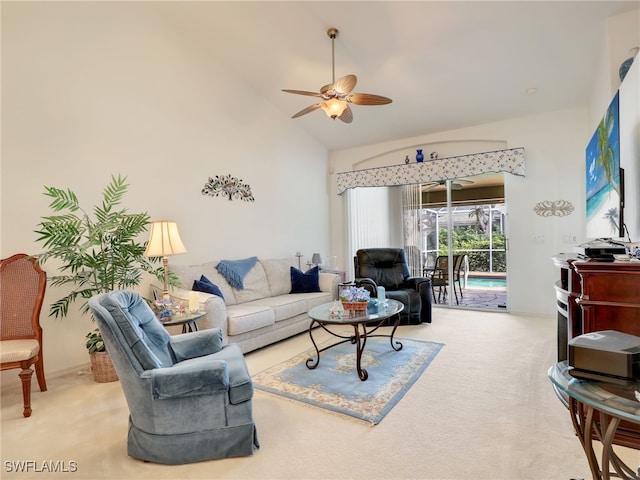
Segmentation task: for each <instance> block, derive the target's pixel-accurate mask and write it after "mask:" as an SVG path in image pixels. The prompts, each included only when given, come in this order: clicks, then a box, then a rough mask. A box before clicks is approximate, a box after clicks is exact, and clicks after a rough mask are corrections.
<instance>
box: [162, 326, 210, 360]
mask: <svg viewBox="0 0 640 480" xmlns="http://www.w3.org/2000/svg"><path fill="white" fill-rule="evenodd" d="M169 345H170V346H171V349H172V350H173V353H174V354H175V357H176V361H177V362H182V361H183V360H189V359H190V358H197V357H203V356H205V355H210V354H212V353H218V352H219V351H220V350H222V332H221V331H220V329H219V328H210V329H207V330H199V331H197V332H189V333H183V334H182V335H172V336H171V337H170V338H169Z"/></svg>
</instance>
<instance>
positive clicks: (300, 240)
mask: <svg viewBox="0 0 640 480" xmlns="http://www.w3.org/2000/svg"><path fill="white" fill-rule="evenodd" d="M152 4H153V2H151V3H148V4H147V3H145V2H140V3H138V2H136V3H126V2H124V3H123V2H101V3H98V2H96V3H83V2H69V3H58V2H55V3H53V2H51V3H48V2H37V3H36V2H15V3H7V2H5V3H3V6H2V100H3V102H2V120H3V122H2V140H3V142H2V177H1V180H2V192H1V198H2V203H1V206H2V217H1V220H2V221H1V224H2V231H1V242H0V255H1V258H5V257H8V256H10V255H12V254H14V253H17V252H26V253H37V252H39V251H40V250H41V246H40V245H38V244H36V242H35V240H36V234H35V233H34V230H35V228H36V225H37V223H38V222H39V219H40V217H41V216H43V215H47V214H49V213H50V211H49V210H48V208H47V205H48V201H47V198H45V197H44V195H43V191H44V188H43V187H44V185H48V186H57V187H61V188H70V189H72V190H74V191H75V192H76V193H77V194H78V196H79V198H80V200H81V202H82V204H83V205H86V206H88V207H91V206H93V205H94V204H95V203H96V202H98V201H99V200H100V194H101V191H102V189H103V187H104V186H105V185H106V184H107V182H108V181H109V179H110V176H111V175H112V174H118V173H119V174H122V175H126V176H127V177H128V182H129V183H130V190H129V194H128V195H127V197H126V199H125V204H126V205H125V206H126V207H127V208H128V209H129V210H130V211H148V212H149V214H150V215H151V218H152V219H172V220H175V221H177V222H178V225H179V228H180V232H181V235H182V239H183V241H184V243H185V246H186V247H187V250H188V253H187V254H184V255H180V256H175V257H172V258H170V260H169V261H170V262H171V263H182V264H192V263H200V262H203V261H208V260H213V259H219V258H229V259H235V258H243V257H245V256H250V255H257V256H261V257H268V258H283V257H290V258H291V259H292V262H293V261H295V257H294V254H295V252H296V251H301V252H303V253H304V254H305V255H306V256H307V257H306V258H303V259H302V260H303V262H304V261H306V260H308V258H309V257H310V256H311V254H312V253H313V252H328V250H329V248H328V245H329V241H328V230H329V216H328V191H327V190H328V187H327V185H326V181H325V180H324V179H325V178H326V171H327V152H326V149H325V148H324V147H322V146H320V145H319V144H317V143H315V142H314V141H313V140H311V139H310V138H309V137H308V136H306V135H305V134H304V133H303V132H302V131H301V130H299V129H298V128H297V127H296V126H295V122H292V121H291V120H290V118H289V117H288V116H284V115H283V114H281V113H279V112H278V111H277V110H276V108H275V107H274V106H272V105H270V104H267V103H265V102H264V101H263V100H262V99H261V98H259V97H257V96H255V95H254V94H252V90H251V89H250V88H247V86H246V85H242V83H241V82H240V81H239V80H238V79H237V78H234V77H233V76H232V75H231V74H230V73H229V72H224V71H220V67H219V65H217V64H215V63H214V60H213V59H212V58H211V56H210V55H208V54H206V53H205V52H203V51H200V50H199V49H198V47H197V45H194V44H190V43H187V42H186V41H185V40H184V38H183V37H180V36H177V35H173V34H172V30H171V29H170V28H167V26H166V25H165V24H163V23H162V20H161V19H160V18H159V17H155V16H154V15H153V9H152V8H149V6H150V5H152ZM226 174H231V175H233V176H236V177H239V178H242V179H243V180H244V181H245V182H246V183H248V184H249V185H250V186H251V187H252V191H253V194H254V196H255V202H254V203H245V202H241V201H233V202H230V201H228V200H225V199H223V198H212V197H207V196H203V195H202V194H201V190H202V187H203V186H204V184H205V182H206V181H207V178H208V177H209V176H215V175H226ZM142 240H146V239H142ZM54 268H55V264H47V265H45V269H46V270H49V273H53V272H52V271H51V270H52V269H54ZM143 293H145V294H146V292H143ZM62 295H63V292H61V291H58V292H55V291H54V289H53V288H51V287H49V289H48V291H47V296H46V298H45V306H44V308H43V315H42V324H43V328H44V341H45V368H46V371H47V374H48V375H52V374H55V372H57V371H62V370H66V369H71V368H76V367H77V366H82V365H86V364H88V356H87V355H86V352H85V349H84V335H85V334H86V332H87V331H89V330H90V329H92V328H93V326H92V324H91V322H90V320H89V319H88V318H81V317H80V315H79V313H78V312H77V311H73V312H71V314H70V315H69V317H68V318H65V319H63V320H54V319H53V318H49V317H47V313H48V309H49V304H50V303H51V302H52V301H53V300H55V299H57V298H60V297H61V296H62ZM8 373H9V374H10V375H14V374H15V373H14V372H8Z"/></svg>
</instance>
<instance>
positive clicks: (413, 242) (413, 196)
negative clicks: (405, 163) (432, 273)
mask: <svg viewBox="0 0 640 480" xmlns="http://www.w3.org/2000/svg"><path fill="white" fill-rule="evenodd" d="M421 209H422V185H420V184H417V185H416V184H414V185H403V186H402V233H403V237H404V250H405V253H406V255H407V262H408V263H409V270H411V275H412V276H414V277H421V276H422V247H421V245H420V242H421V241H422V235H421V233H420V211H421Z"/></svg>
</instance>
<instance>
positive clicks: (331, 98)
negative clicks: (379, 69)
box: [282, 27, 391, 123]
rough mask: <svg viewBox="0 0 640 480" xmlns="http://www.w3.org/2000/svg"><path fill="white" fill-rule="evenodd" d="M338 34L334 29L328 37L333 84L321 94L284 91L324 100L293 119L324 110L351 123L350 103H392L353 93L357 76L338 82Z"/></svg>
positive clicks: (370, 95) (340, 79)
mask: <svg viewBox="0 0 640 480" xmlns="http://www.w3.org/2000/svg"><path fill="white" fill-rule="evenodd" d="M338 33H339V32H338V29H336V28H333V27H332V28H330V29H329V30H327V35H328V36H329V38H330V39H331V67H332V77H331V83H330V84H328V85H325V86H324V87H322V88H321V89H320V93H316V92H308V91H305V90H286V89H283V90H282V91H283V92H286V93H295V94H297V95H307V96H309V97H318V98H321V99H322V101H320V102H318V103H314V104H313V105H310V106H308V107H307V108H305V109H303V110H300V111H299V112H298V113H296V114H295V115H294V116H293V117H291V118H297V117H301V116H302V115H305V114H307V113H310V112H313V111H314V110H317V109H319V108H322V109H323V110H324V111H325V113H326V114H327V116H329V117H331V118H333V119H334V120H335V119H336V117H337V118H339V119H340V120H342V121H343V122H345V123H351V121H352V120H353V113H352V112H351V108H350V107H349V104H350V103H353V104H354V105H386V104H387V103H391V99H390V98H387V97H382V96H380V95H372V94H370V93H351V91H352V90H353V89H354V87H355V86H356V82H357V81H358V79H357V77H356V76H355V75H346V76H344V77H342V78H339V79H338V80H336V63H335V46H334V42H335V39H336V37H337V36H338Z"/></svg>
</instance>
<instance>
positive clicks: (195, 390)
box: [150, 358, 229, 400]
mask: <svg viewBox="0 0 640 480" xmlns="http://www.w3.org/2000/svg"><path fill="white" fill-rule="evenodd" d="M150 373H151V389H152V395H153V399H154V400H166V399H169V398H181V397H195V396H199V395H210V394H212V393H214V392H219V391H220V390H223V391H227V390H229V372H228V369H227V362H226V361H225V360H221V359H211V358H208V359H206V360H205V359H203V360H202V361H194V362H183V363H176V364H175V365H173V366H171V367H166V368H156V369H153V370H151V371H150Z"/></svg>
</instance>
